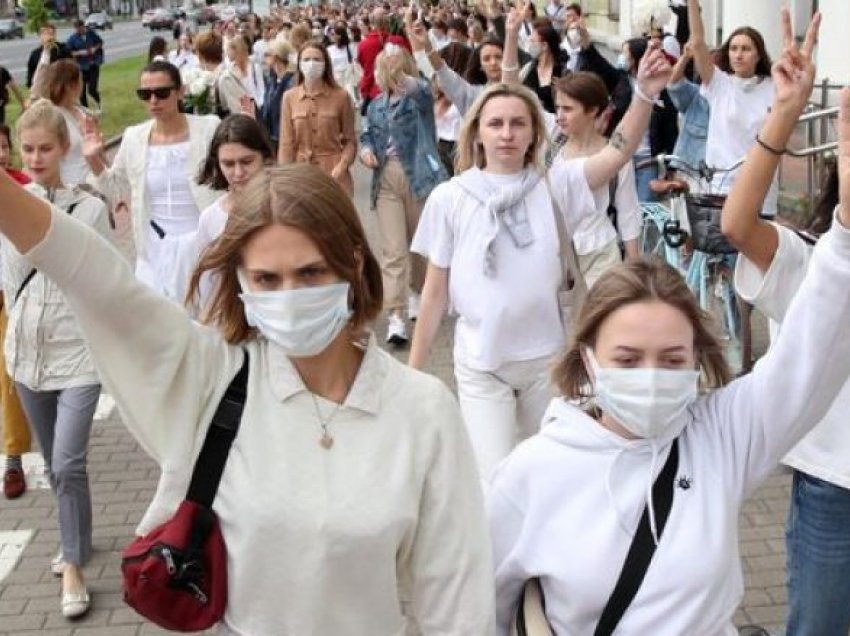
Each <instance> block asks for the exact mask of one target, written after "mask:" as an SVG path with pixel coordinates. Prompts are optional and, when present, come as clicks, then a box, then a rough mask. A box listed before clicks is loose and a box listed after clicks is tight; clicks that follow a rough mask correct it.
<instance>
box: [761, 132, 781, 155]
mask: <svg viewBox="0 0 850 636" xmlns="http://www.w3.org/2000/svg"><path fill="white" fill-rule="evenodd" d="M756 143H757V144H758V145H759V146H761V147H762V148H764V149H765V150H767V151H768V152H769V153H770V154H772V155H773V156H774V157H781V156H782V155H784V154H785V152H786V151H785V150H777V149H776V148H774V147H773V146H770V145H768V144H766V143H765V142H764V140H763V139H762V138H761V137H760V136H759V135H756Z"/></svg>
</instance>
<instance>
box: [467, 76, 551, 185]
mask: <svg viewBox="0 0 850 636" xmlns="http://www.w3.org/2000/svg"><path fill="white" fill-rule="evenodd" d="M494 97H516V98H518V99H521V100H522V101H523V102H525V105H526V107H527V108H528V113H529V116H530V117H531V128H532V132H533V135H532V138H531V145H530V146H529V147H528V151H527V152H526V153H525V164H524V166H523V167H527V166H529V165H534V166H536V167H537V168H538V169H540V170H542V165H541V162H540V154H541V150H542V149H543V148H544V147H545V145H546V143H547V142H548V138H547V135H546V123H545V121H544V120H543V114H542V113H541V110H540V102H539V100H538V99H537V95H535V94H534V93H533V92H531V90H530V89H528V88H526V87H525V86H522V85H521V84H504V83H499V84H492V85H490V86H488V87H487V88H485V89H484V91H482V93H481V94H480V95H479V96H478V97H477V98H476V99H475V101H474V102H473V103H472V106H470V108H469V110H468V111H467V113H466V115H465V116H464V118H463V124H462V125H461V129H460V135H459V137H458V142H457V159H456V160H455V173H456V174H457V173H460V172H463V171H464V170H469V169H470V168H472V167H473V166H474V167H478V168H484V167H485V166H486V165H487V157H486V156H485V155H484V148H483V147H482V146H481V142H480V141H479V140H478V129H479V127H480V125H481V111H483V110H484V106H485V105H486V104H487V102H489V101H490V100H491V99H493V98H494Z"/></svg>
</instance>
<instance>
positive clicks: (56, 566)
mask: <svg viewBox="0 0 850 636" xmlns="http://www.w3.org/2000/svg"><path fill="white" fill-rule="evenodd" d="M50 571H51V572H53V575H54V576H62V573H63V572H65V557H63V556H62V551H61V550H60V551H59V554H57V555H56V556H55V557H53V560H52V561H51V562H50Z"/></svg>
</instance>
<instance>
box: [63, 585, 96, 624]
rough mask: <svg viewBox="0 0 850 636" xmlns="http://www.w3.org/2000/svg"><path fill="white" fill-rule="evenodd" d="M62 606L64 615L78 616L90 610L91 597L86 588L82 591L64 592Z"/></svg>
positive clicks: (68, 616) (67, 616) (69, 616)
mask: <svg viewBox="0 0 850 636" xmlns="http://www.w3.org/2000/svg"><path fill="white" fill-rule="evenodd" d="M61 607H62V616H64V617H65V618H77V617H79V616H82V615H83V614H85V613H86V612H88V611H89V608H90V607H91V597H90V596H89V593H88V592H87V591H86V589H85V588H83V591H82V592H63V593H62V603H61Z"/></svg>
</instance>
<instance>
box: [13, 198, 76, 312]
mask: <svg viewBox="0 0 850 636" xmlns="http://www.w3.org/2000/svg"><path fill="white" fill-rule="evenodd" d="M77 203H79V201H75V202H74V203H72V204H71V205H69V206H68V209H67V210H65V211H66V212H67V213H68V216H71V215H72V214H73V213H74V208H76V207H77ZM36 274H38V269H37V268H35V267H33V268H32V269H31V270H30V271H29V273H28V274H27V275H26V276H24V280H23V282H22V283H21V285H20V287H18V291H16V292H15V297H14V299H13V300H12V302H13V303H16V302H18V298H20V297H21V294H23V293H24V290H25V289H26V288H27V285H29V284H30V282H31V281H32V279H33V278H35V275H36Z"/></svg>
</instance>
